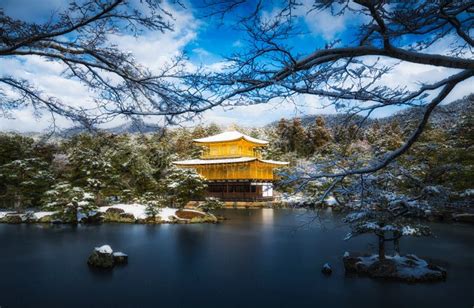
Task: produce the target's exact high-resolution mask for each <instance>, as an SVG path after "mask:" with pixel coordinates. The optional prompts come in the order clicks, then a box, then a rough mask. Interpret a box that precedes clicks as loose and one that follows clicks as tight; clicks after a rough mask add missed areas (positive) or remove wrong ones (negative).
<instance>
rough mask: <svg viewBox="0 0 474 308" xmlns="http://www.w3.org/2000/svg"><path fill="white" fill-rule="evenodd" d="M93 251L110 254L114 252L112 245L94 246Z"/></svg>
mask: <svg viewBox="0 0 474 308" xmlns="http://www.w3.org/2000/svg"><path fill="white" fill-rule="evenodd" d="M95 251H97V252H99V253H108V254H111V253H113V252H114V251H113V250H112V247H110V246H109V245H102V246H100V247H96V248H95Z"/></svg>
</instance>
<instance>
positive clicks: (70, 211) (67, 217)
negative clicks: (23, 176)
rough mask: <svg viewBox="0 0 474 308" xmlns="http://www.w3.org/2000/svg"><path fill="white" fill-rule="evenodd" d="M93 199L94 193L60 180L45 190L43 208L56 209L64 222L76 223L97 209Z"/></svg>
mask: <svg viewBox="0 0 474 308" xmlns="http://www.w3.org/2000/svg"><path fill="white" fill-rule="evenodd" d="M94 201H95V196H94V194H92V193H90V192H87V191H85V190H84V189H83V188H81V187H75V186H72V185H71V184H70V183H69V182H60V183H58V184H55V185H54V186H53V187H52V189H51V190H49V191H47V192H45V194H44V197H43V209H45V210H48V211H57V216H59V217H60V219H62V220H63V221H65V222H72V223H78V222H80V221H81V220H82V219H83V218H85V217H88V216H89V215H90V214H92V213H93V212H94V211H95V210H96V209H97V206H96V204H95V202H94Z"/></svg>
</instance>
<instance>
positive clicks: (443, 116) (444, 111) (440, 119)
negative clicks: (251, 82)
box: [268, 94, 474, 129]
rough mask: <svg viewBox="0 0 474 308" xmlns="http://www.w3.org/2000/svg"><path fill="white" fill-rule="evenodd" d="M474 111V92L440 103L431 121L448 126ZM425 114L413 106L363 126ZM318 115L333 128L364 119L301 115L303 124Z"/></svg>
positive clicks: (309, 122)
mask: <svg viewBox="0 0 474 308" xmlns="http://www.w3.org/2000/svg"><path fill="white" fill-rule="evenodd" d="M473 112H474V94H470V95H468V96H466V97H464V98H462V99H459V100H456V101H453V102H451V103H449V104H446V105H440V106H438V107H436V109H435V110H434V111H433V113H432V114H431V117H430V123H431V124H432V125H433V126H435V127H444V128H448V127H449V126H452V125H453V124H455V123H456V121H457V120H458V119H459V118H460V117H461V116H465V115H468V114H473ZM422 114H423V108H416V107H411V108H407V109H405V110H402V111H399V112H397V113H395V114H393V115H390V116H387V117H383V118H376V119H374V118H368V119H366V120H365V121H364V124H363V127H367V126H370V125H371V124H373V123H374V122H379V123H380V124H386V123H390V122H392V121H399V122H400V123H408V122H412V121H418V119H420V118H421V116H422ZM317 117H322V118H323V119H324V121H325V122H326V127H328V128H330V129H333V128H335V127H336V126H338V125H341V124H349V125H348V126H350V125H352V124H356V123H359V122H361V121H362V120H363V117H362V116H359V115H356V116H353V117H349V116H348V115H347V114H343V113H341V114H314V115H307V116H303V117H300V119H301V123H302V125H303V126H309V125H311V124H313V123H314V122H315V120H316V118H317ZM276 125H278V121H275V122H273V123H271V124H269V125H268V126H270V127H271V126H276Z"/></svg>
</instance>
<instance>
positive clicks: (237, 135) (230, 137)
mask: <svg viewBox="0 0 474 308" xmlns="http://www.w3.org/2000/svg"><path fill="white" fill-rule="evenodd" d="M239 139H245V140H247V141H249V142H252V143H256V144H261V145H266V144H268V141H265V140H261V139H257V138H254V137H250V136H248V135H245V134H242V133H241V132H238V131H235V130H233V131H228V132H223V133H220V134H217V135H214V136H209V137H205V138H198V139H194V140H193V141H194V142H197V143H212V142H225V141H235V140H239Z"/></svg>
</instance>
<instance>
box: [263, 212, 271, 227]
mask: <svg viewBox="0 0 474 308" xmlns="http://www.w3.org/2000/svg"><path fill="white" fill-rule="evenodd" d="M262 222H263V223H264V224H272V223H273V209H262Z"/></svg>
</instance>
